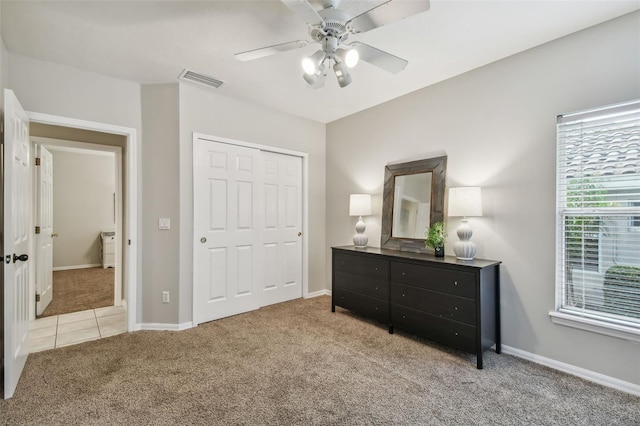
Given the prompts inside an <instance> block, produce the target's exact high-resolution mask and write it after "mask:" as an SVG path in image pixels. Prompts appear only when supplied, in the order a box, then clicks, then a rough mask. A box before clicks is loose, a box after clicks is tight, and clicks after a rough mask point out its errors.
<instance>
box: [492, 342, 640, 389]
mask: <svg viewBox="0 0 640 426" xmlns="http://www.w3.org/2000/svg"><path fill="white" fill-rule="evenodd" d="M502 352H504V353H505V354H509V355H513V356H517V357H518V358H523V359H526V360H528V361H532V362H535V363H536V364H541V365H544V366H547V367H550V368H553V369H555V370H560V371H563V372H565V373H569V374H572V375H574V376H578V377H581V378H583V379H585V380H589V381H590V382H594V383H598V384H599V385H603V386H607V387H610V388H613V389H617V390H619V391H622V392H627V393H630V394H632V395H637V396H640V385H636V384H634V383H631V382H625V381H624V380H620V379H616V378H615V377H610V376H605V375H604V374H600V373H596V372H595V371H591V370H587V369H584V368H581V367H576V366H575V365H571V364H566V363H564V362H560V361H556V360H554V359H551V358H546V357H543V356H540V355H536V354H533V353H531V352H527V351H523V350H521V349H516V348H512V347H511V346H506V345H502Z"/></svg>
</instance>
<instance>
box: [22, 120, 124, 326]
mask: <svg viewBox="0 0 640 426" xmlns="http://www.w3.org/2000/svg"><path fill="white" fill-rule="evenodd" d="M67 127H68V126H67ZM29 139H30V141H31V146H32V148H33V146H34V145H36V144H37V145H42V146H44V147H46V148H49V149H50V151H53V152H55V151H69V152H80V153H86V154H88V155H100V153H101V152H106V153H111V154H114V156H113V159H114V163H115V164H114V167H115V182H114V183H115V187H116V199H115V202H116V206H118V209H117V210H116V211H115V224H116V250H117V251H116V256H115V260H116V268H115V269H116V274H115V276H114V278H115V279H114V292H113V306H121V305H122V275H121V274H120V273H117V271H122V270H123V269H121V268H122V267H123V263H122V260H123V257H122V249H121V247H122V241H123V240H122V235H123V234H122V232H123V226H122V218H123V211H122V210H123V209H122V206H123V204H122V201H123V199H122V188H123V186H122V185H123V180H122V179H123V176H122V172H123V170H122V148H120V147H119V146H112V145H102V144H97V143H90V142H78V141H69V140H63V139H55V138H48V137H46V136H30V137H29ZM87 151H93V152H94V153H95V154H92V153H87ZM54 167H55V165H54ZM54 170H55V169H54ZM33 183H34V187H33V188H32V190H33V191H34V193H35V192H36V185H38V182H36V181H35V179H34V182H33ZM54 186H55V182H54ZM34 195H35V194H34ZM34 199H35V197H34ZM36 202H37V201H34V203H36ZM32 210H33V212H32V220H37V219H36V217H37V215H36V212H35V209H32ZM34 224H36V223H35V222H34ZM34 248H35V244H34ZM54 250H55V249H54ZM32 253H36V252H35V251H32ZM36 291H37V285H36V283H35V280H34V281H33V282H32V283H31V296H32V297H33V298H35V292H36ZM30 311H31V310H30ZM35 318H36V317H35V309H34V310H33V311H32V312H31V319H32V320H33V319H35Z"/></svg>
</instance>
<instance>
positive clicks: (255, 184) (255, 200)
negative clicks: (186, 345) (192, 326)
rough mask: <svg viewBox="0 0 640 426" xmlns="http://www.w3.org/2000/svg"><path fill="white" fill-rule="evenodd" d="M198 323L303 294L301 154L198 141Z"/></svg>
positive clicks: (195, 306)
mask: <svg viewBox="0 0 640 426" xmlns="http://www.w3.org/2000/svg"><path fill="white" fill-rule="evenodd" d="M194 150H195V167H194V237H195V241H194V321H195V322H196V323H202V322H206V321H211V320H215V319H219V318H224V317H227V316H231V315H236V314H240V313H243V312H248V311H251V310H253V309H257V308H259V307H260V306H264V305H267V304H272V303H278V302H282V301H285V300H291V299H294V298H298V297H301V296H302V284H301V281H302V244H301V238H302V237H301V234H300V232H301V230H302V196H301V194H302V159H301V158H299V157H294V156H288V155H283V154H275V153H269V152H264V151H261V150H259V149H255V148H248V147H244V146H238V145H233V144H228V143H222V142H214V141H210V140H206V139H198V140H197V141H196V144H195V147H194Z"/></svg>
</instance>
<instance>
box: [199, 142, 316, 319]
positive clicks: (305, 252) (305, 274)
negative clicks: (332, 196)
mask: <svg viewBox="0 0 640 426" xmlns="http://www.w3.org/2000/svg"><path fill="white" fill-rule="evenodd" d="M200 139H204V140H207V141H211V142H219V143H226V144H229V145H236V146H241V147H245V148H253V149H259V150H260V151H267V152H273V153H276V154H284V155H291V156H293V157H300V158H302V297H303V298H304V299H306V298H308V297H309V239H308V238H307V235H308V231H309V220H308V218H309V154H308V153H306V152H301V151H293V150H290V149H286V148H279V147H275V146H270V145H262V144H256V143H252V142H245V141H240V140H236V139H229V138H224V137H220V136H212V135H208V134H205V133H198V132H193V138H192V147H193V174H192V179H195V175H196V164H197V159H196V155H197V154H198V152H197V150H196V149H195V146H196V144H197V143H198V140H200ZM194 190H195V182H194ZM195 210H196V205H195V199H194V202H193V217H192V218H191V220H193V223H194V225H195ZM192 244H193V246H192V247H193V259H192V260H193V262H192V268H193V272H194V273H193V282H192V283H191V287H192V296H193V300H192V308H191V309H192V311H191V312H192V315H191V316H192V323H193V326H194V327H195V326H197V325H198V324H199V322H198V321H197V318H196V312H197V309H198V302H199V301H198V300H197V297H196V295H197V292H196V275H195V272H196V264H195V262H196V256H195V253H196V250H197V235H196V230H195V226H194V227H193V235H192Z"/></svg>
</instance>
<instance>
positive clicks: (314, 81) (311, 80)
mask: <svg viewBox="0 0 640 426" xmlns="http://www.w3.org/2000/svg"><path fill="white" fill-rule="evenodd" d="M326 77H327V73H326V67H325V65H324V62H323V63H321V64H320V66H318V68H317V69H316V72H315V73H313V74H307V73H304V74H302V78H304V81H306V82H307V84H308V85H309V87H311V88H312V89H319V88H321V87H324V80H325V78H326Z"/></svg>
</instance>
